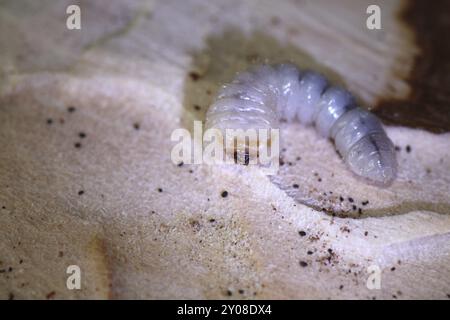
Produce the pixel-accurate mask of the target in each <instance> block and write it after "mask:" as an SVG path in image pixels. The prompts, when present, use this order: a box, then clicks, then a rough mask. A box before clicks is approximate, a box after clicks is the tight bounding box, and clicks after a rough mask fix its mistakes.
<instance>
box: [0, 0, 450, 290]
mask: <svg viewBox="0 0 450 320" xmlns="http://www.w3.org/2000/svg"><path fill="white" fill-rule="evenodd" d="M69 2H70V3H72V2H73V1H58V2H57V4H56V2H54V1H42V2H40V4H39V5H37V4H36V2H34V1H7V2H5V4H3V8H2V10H0V30H1V34H0V47H1V48H2V52H1V54H0V59H1V63H0V72H1V78H0V81H1V83H0V84H1V87H0V89H1V100H0V145H1V148H0V208H2V207H3V208H2V209H0V230H1V232H0V260H1V262H0V270H4V271H5V272H3V273H1V274H0V297H1V298H8V297H14V298H43V299H45V298H46V297H52V298H80V297H83V298H228V293H227V292H228V291H230V292H231V293H232V295H231V298H323V299H325V298H362V299H371V298H373V297H377V298H387V299H391V298H394V296H395V298H438V299H446V298H447V296H448V294H450V263H449V262H450V255H449V252H450V210H449V206H450V199H449V191H450V190H449V189H450V170H449V169H450V160H449V155H448V150H450V139H449V134H442V135H435V134H431V133H428V132H425V131H421V130H414V129H408V128H401V127H388V128H387V131H388V133H389V135H390V136H391V137H392V139H393V141H394V142H395V144H396V145H398V146H400V147H401V151H400V152H399V153H398V155H399V163H400V173H399V179H398V180H397V181H396V182H395V183H394V184H393V185H392V186H391V187H390V188H388V189H378V188H376V187H373V186H369V185H366V184H365V183H363V182H361V181H358V180H356V179H355V178H354V177H353V176H351V175H350V174H349V173H348V172H347V170H346V169H345V167H344V166H343V164H342V163H341V161H340V159H339V158H338V157H337V155H336V154H335V152H334V150H333V147H332V145H331V143H330V142H328V141H325V140H321V139H319V138H318V136H317V135H316V134H315V133H314V131H313V130H312V129H310V128H303V127H301V126H300V125H295V124H294V125H290V126H288V127H286V128H285V131H284V141H286V147H287V150H286V152H285V153H284V154H283V157H284V160H285V161H286V162H288V161H292V162H293V164H294V165H292V166H289V165H286V166H284V167H283V168H282V170H281V171H280V174H279V175H278V176H276V177H272V178H270V177H267V176H264V175H263V174H262V173H261V172H260V171H259V170H258V169H256V168H251V169H249V170H244V168H242V167H231V168H230V167H225V168H224V167H208V166H204V165H192V166H189V165H184V166H182V167H177V166H176V165H174V164H173V163H172V162H171V161H170V150H171V148H172V146H173V143H172V142H171V141H170V134H171V133H172V131H173V130H174V129H176V128H180V127H188V128H190V127H191V125H192V120H194V119H200V120H202V119H203V116H204V112H205V111H206V109H207V107H208V105H209V104H210V102H211V101H212V99H213V97H214V93H215V92H216V91H217V89H218V88H219V86H220V85H221V84H222V83H223V82H224V81H227V80H230V79H231V78H232V77H233V75H234V74H235V72H237V71H239V70H243V69H245V68H246V67H248V66H249V65H250V64H252V63H257V62H264V61H269V62H278V61H286V60H290V61H292V62H294V63H297V64H298V65H300V66H302V67H308V68H313V69H316V70H319V71H322V72H324V73H325V74H326V75H327V76H329V77H330V78H331V79H333V80H334V81H335V82H337V83H343V84H345V85H347V86H348V87H349V89H351V90H352V91H353V92H354V93H355V94H356V95H357V96H358V97H359V99H360V100H361V102H362V103H364V104H365V105H367V106H369V107H370V106H371V105H373V104H374V103H375V102H376V101H378V100H379V99H382V98H383V99H384V98H401V97H403V96H406V95H407V94H408V93H409V90H410V88H409V87H408V85H407V82H406V81H405V80H404V79H405V78H406V77H407V75H408V73H409V71H410V69H411V65H412V61H413V58H414V55H415V54H416V53H417V52H418V49H417V48H416V47H415V45H414V37H413V35H412V34H411V32H410V30H408V29H407V28H406V27H405V25H404V24H403V23H402V22H401V21H400V20H399V19H398V12H399V10H400V9H401V7H402V5H403V4H402V3H400V2H398V1H385V2H377V3H379V4H380V5H381V6H382V15H383V30H382V31H375V32H373V31H372V32H371V31H369V30H367V29H366V28H365V19H366V14H365V10H366V7H367V5H368V3H369V2H370V3H372V2H373V1H367V2H366V1H350V0H345V1H284V2H276V3H275V2H274V1H192V0H190V1H145V2H141V1H127V2H124V1H118V0H117V1H95V2H92V3H91V2H82V3H81V8H82V31H69V30H67V29H65V17H66V15H65V8H66V6H67V3H69ZM192 72H195V73H196V74H198V75H199V76H200V77H199V79H197V80H195V81H194V80H193V79H192V77H191V76H190V75H189V73H192ZM194 78H196V77H194ZM194 105H198V106H200V107H201V110H200V111H197V110H196V109H195V108H194ZM69 106H75V108H76V110H75V112H72V113H69V112H68V111H67V108H68V107H69ZM48 118H51V119H53V123H52V124H51V125H48V124H47V119H48ZM61 119H63V120H64V121H63V122H64V123H61ZM135 123H139V126H140V128H139V130H136V129H135V128H134V124H135ZM79 132H85V133H86V135H87V136H86V138H84V139H80V138H79V137H78V134H79ZM76 142H81V143H82V147H81V148H79V149H77V148H75V147H74V144H75V143H76ZM406 145H410V146H411V148H412V150H411V152H409V153H408V152H406V151H405V147H406ZM297 156H301V160H296V157H297ZM189 170H192V172H190V171H189ZM316 172H317V173H318V174H319V175H320V177H321V179H322V181H321V182H318V181H317V176H315V175H314V173H316ZM273 181H275V182H276V183H273ZM294 181H295V182H298V183H299V184H300V185H301V188H299V190H298V191H297V192H295V193H292V192H288V193H289V194H287V193H286V192H284V191H283V189H284V188H285V187H286V186H289V185H291V183H293V182H294ZM280 186H281V188H280ZM158 188H162V192H158ZM80 190H83V191H84V194H82V195H79V194H78V192H79V191H80ZM223 190H227V191H228V193H229V196H228V197H227V198H222V197H221V192H222V191H223ZM329 191H332V192H333V194H332V195H331V194H328V195H327V196H326V197H325V196H323V193H324V192H325V193H327V192H329ZM341 195H342V196H343V197H345V198H346V200H345V201H344V202H343V203H341V202H340V201H339V200H338V199H339V198H338V197H339V196H341ZM348 197H352V198H354V201H355V202H354V203H355V204H357V205H358V207H362V204H361V202H362V201H364V200H369V201H370V203H369V205H367V206H364V207H363V209H364V212H363V215H362V216H361V217H360V218H359V219H352V218H339V217H335V218H333V217H332V216H330V215H329V214H327V213H324V212H321V211H316V210H314V209H313V208H311V207H309V206H307V205H304V204H300V203H299V202H297V201H296V200H299V201H301V202H306V203H307V204H308V205H312V206H313V207H314V208H316V207H323V206H329V207H331V208H332V209H333V210H336V211H339V212H345V211H347V210H350V211H352V205H353V204H352V203H349V201H348V200H347V199H348ZM211 219H213V220H211ZM301 230H303V231H305V232H306V236H304V237H301V236H300V235H299V233H298V232H299V231H301ZM366 232H367V235H366ZM328 249H331V250H332V251H331V253H330V252H329V251H328ZM308 251H312V252H313V254H311V255H310V254H308V253H307V252H308ZM300 261H305V262H307V264H308V265H307V266H306V267H301V266H300V264H299V262H300ZM71 264H76V265H79V266H80V267H81V270H82V290H79V291H69V290H67V289H66V286H65V279H66V277H67V275H66V273H65V271H66V268H67V266H68V265H71ZM373 264H376V265H378V266H380V268H381V269H382V271H383V273H382V289H381V290H372V291H371V290H368V289H367V288H366V280H367V278H368V274H367V271H366V268H367V267H368V266H370V265H373ZM10 267H11V268H12V270H11V271H9V268H10ZM393 267H395V270H394V271H391V268H393ZM341 286H342V289H340V287H341ZM240 289H242V290H243V293H242V294H241V293H239V290H240Z"/></svg>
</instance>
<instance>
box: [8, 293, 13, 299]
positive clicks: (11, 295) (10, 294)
mask: <svg viewBox="0 0 450 320" xmlns="http://www.w3.org/2000/svg"><path fill="white" fill-rule="evenodd" d="M8 300H14V293H12V292H10V293H9V296H8Z"/></svg>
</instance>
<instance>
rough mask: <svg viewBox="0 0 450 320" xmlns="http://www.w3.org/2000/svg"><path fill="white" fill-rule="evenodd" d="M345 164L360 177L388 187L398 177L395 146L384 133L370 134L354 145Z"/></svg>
mask: <svg viewBox="0 0 450 320" xmlns="http://www.w3.org/2000/svg"><path fill="white" fill-rule="evenodd" d="M345 162H346V163H347V165H348V166H349V168H350V170H352V171H353V172H354V173H356V174H357V175H358V176H361V177H363V178H366V179H368V180H369V181H370V182H372V183H373V184H375V185H381V186H388V185H390V184H391V183H392V181H393V180H394V179H395V177H396V175H397V159H396V157H395V150H394V145H393V144H392V142H391V140H390V139H389V138H388V136H387V135H386V134H385V133H384V132H381V133H374V134H369V135H367V136H365V137H364V138H362V139H361V140H359V141H358V142H357V143H355V145H353V146H352V147H351V148H350V150H349V152H348V153H347V157H346V159H345Z"/></svg>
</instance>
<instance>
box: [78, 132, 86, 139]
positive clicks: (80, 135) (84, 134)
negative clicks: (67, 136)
mask: <svg viewBox="0 0 450 320" xmlns="http://www.w3.org/2000/svg"><path fill="white" fill-rule="evenodd" d="M78 136H79V137H80V138H81V139H84V138H86V133H84V132H80V133H79V134H78Z"/></svg>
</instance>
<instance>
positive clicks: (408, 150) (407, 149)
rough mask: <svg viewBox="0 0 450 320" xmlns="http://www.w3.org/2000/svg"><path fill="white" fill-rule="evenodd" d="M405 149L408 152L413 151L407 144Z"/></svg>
mask: <svg viewBox="0 0 450 320" xmlns="http://www.w3.org/2000/svg"><path fill="white" fill-rule="evenodd" d="M405 150H406V152H408V153H410V152H411V146H410V145H407V146H406V149H405Z"/></svg>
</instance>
